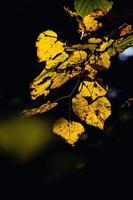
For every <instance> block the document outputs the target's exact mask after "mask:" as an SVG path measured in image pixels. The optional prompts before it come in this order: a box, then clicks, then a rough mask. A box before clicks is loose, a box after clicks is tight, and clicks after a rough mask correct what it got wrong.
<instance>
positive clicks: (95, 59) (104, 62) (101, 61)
mask: <svg viewBox="0 0 133 200" xmlns="http://www.w3.org/2000/svg"><path fill="white" fill-rule="evenodd" d="M89 63H90V65H93V66H99V67H100V68H99V69H101V70H103V69H108V68H109V67H110V63H111V62H110V55H109V53H108V52H104V53H100V54H99V55H94V54H92V56H90V58H89Z"/></svg>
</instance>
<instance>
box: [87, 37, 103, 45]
mask: <svg viewBox="0 0 133 200" xmlns="http://www.w3.org/2000/svg"><path fill="white" fill-rule="evenodd" d="M101 42H102V39H101V38H89V39H88V43H93V44H99V43H101Z"/></svg>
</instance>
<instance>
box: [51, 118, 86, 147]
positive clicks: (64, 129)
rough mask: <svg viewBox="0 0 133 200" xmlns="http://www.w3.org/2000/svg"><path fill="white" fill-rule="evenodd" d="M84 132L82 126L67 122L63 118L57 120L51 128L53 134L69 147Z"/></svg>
mask: <svg viewBox="0 0 133 200" xmlns="http://www.w3.org/2000/svg"><path fill="white" fill-rule="evenodd" d="M84 131H85V129H84V127H83V125H82V124H80V123H78V122H69V121H67V120H66V119H64V118H60V119H58V120H57V121H56V122H55V124H54V126H53V132H54V133H55V134H57V135H59V136H61V137H62V138H64V139H65V140H66V141H67V142H68V143H69V144H71V145H74V144H75V142H77V140H78V139H79V137H80V135H81V134H82V133H83V132H84Z"/></svg>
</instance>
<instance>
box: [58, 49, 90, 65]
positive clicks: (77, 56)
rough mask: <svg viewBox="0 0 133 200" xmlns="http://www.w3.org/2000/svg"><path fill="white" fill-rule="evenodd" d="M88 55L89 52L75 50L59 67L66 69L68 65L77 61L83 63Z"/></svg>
mask: <svg viewBox="0 0 133 200" xmlns="http://www.w3.org/2000/svg"><path fill="white" fill-rule="evenodd" d="M86 57H87V53H86V52H85V51H74V52H73V53H72V54H71V55H70V57H69V58H68V59H67V60H66V61H65V62H64V63H62V64H61V65H60V66H59V68H58V69H66V68H67V67H68V66H71V65H74V64H75V63H76V64H77V65H78V64H80V63H82V62H83V61H84V60H85V59H86Z"/></svg>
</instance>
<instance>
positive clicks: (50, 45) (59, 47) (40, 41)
mask: <svg viewBox="0 0 133 200" xmlns="http://www.w3.org/2000/svg"><path fill="white" fill-rule="evenodd" d="M36 47H37V56H38V59H39V62H42V61H47V60H49V59H53V58H54V57H55V56H56V55H58V54H59V53H62V52H63V51H64V44H63V43H62V42H60V41H57V34H56V33H55V32H54V31H51V30H48V31H44V32H42V33H41V34H40V35H39V37H38V38H37V41H36Z"/></svg>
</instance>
